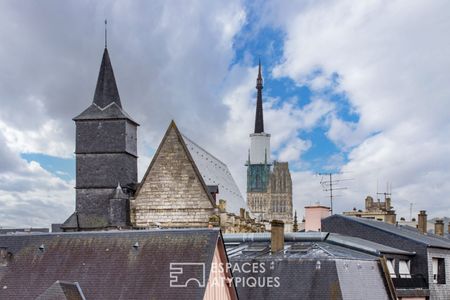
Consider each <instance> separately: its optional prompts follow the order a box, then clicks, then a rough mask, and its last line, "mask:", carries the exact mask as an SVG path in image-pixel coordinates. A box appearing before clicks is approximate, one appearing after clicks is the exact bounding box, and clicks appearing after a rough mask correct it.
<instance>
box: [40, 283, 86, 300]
mask: <svg viewBox="0 0 450 300" xmlns="http://www.w3.org/2000/svg"><path fill="white" fill-rule="evenodd" d="M36 300H86V298H85V297H84V295H83V291H82V290H81V288H80V286H79V285H78V282H74V283H72V282H66V281H59V280H58V281H56V282H55V283H54V284H52V285H51V286H50V287H49V288H48V289H47V290H45V292H44V293H42V294H41V295H40V296H39V297H37V298H36Z"/></svg>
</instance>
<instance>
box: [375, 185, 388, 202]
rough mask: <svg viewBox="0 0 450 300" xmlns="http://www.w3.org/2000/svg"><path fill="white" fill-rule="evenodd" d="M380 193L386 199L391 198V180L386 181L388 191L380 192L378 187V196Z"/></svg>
mask: <svg viewBox="0 0 450 300" xmlns="http://www.w3.org/2000/svg"><path fill="white" fill-rule="evenodd" d="M378 195H383V196H384V200H386V198H390V197H391V196H392V184H391V183H389V182H387V183H386V192H383V193H379V192H378V189H377V198H378ZM378 201H380V199H378Z"/></svg>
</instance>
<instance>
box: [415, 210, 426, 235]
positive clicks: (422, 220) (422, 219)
mask: <svg viewBox="0 0 450 300" xmlns="http://www.w3.org/2000/svg"><path fill="white" fill-rule="evenodd" d="M417 228H418V229H419V231H420V232H421V233H423V234H426V233H427V212H426V211H425V210H421V211H420V213H419V215H418V224H417Z"/></svg>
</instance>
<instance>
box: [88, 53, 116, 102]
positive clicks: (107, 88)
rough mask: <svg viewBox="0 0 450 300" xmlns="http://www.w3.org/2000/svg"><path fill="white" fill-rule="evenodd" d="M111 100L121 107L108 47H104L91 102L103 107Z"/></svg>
mask: <svg viewBox="0 0 450 300" xmlns="http://www.w3.org/2000/svg"><path fill="white" fill-rule="evenodd" d="M105 46H106V45H105ZM113 102H115V103H116V104H117V105H118V106H119V107H120V108H122V104H121V103H120V97H119V90H118V89H117V84H116V79H115V77H114V72H113V68H112V65H111V60H110V58H109V53H108V48H106V47H105V50H104V51H103V58H102V64H101V65H100V71H99V73H98V79H97V86H96V88H95V93H94V101H93V103H94V104H96V105H97V106H98V107H100V108H104V107H106V106H108V105H109V104H111V103H113Z"/></svg>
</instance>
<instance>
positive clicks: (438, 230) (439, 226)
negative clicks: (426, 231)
mask: <svg viewBox="0 0 450 300" xmlns="http://www.w3.org/2000/svg"><path fill="white" fill-rule="evenodd" d="M434 234H437V235H440V236H444V220H442V219H437V220H436V223H434Z"/></svg>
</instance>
